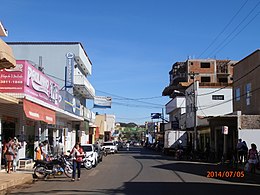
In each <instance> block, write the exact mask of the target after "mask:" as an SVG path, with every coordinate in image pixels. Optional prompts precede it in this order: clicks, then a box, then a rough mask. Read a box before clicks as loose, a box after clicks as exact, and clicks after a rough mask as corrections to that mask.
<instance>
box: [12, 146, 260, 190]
mask: <svg viewBox="0 0 260 195" xmlns="http://www.w3.org/2000/svg"><path fill="white" fill-rule="evenodd" d="M249 192H250V193H251V194H252V193H253V194H259V193H260V175H249V174H245V173H242V172H235V170H231V169H228V168H225V167H221V166H219V165H215V164H207V163H199V162H188V161H176V160H173V159H172V158H171V157H167V156H162V155H160V154H159V153H155V152H153V151H150V150H147V149H143V148H130V151H126V150H121V151H119V153H117V154H114V155H112V154H111V155H108V156H107V157H104V159H103V162H101V163H100V164H99V165H98V166H97V167H96V168H93V169H91V170H85V169H84V168H82V176H81V180H80V181H75V182H72V181H71V180H70V179H69V178H66V177H63V176H61V177H56V178H49V179H48V180H45V181H40V180H38V181H36V182H34V183H33V184H27V185H23V186H20V187H18V188H15V189H12V190H11V191H9V193H8V194H17V195H18V194H19V195H25V194H36V195H39V194H46V195H48V194H93V195H95V194H97V195H99V194H101V195H104V194H111V195H112V194H118V195H121V194H122V195H130V194H131V195H132V194H133V195H136V194H137V195H139V194H140V195H146V194H149V195H153V194H156V195H160V194H163V195H165V194H201V195H203V194H207V195H209V194H211V195H214V194H221V193H225V194H231V193H232V194H245V193H249Z"/></svg>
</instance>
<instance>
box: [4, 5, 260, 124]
mask: <svg viewBox="0 0 260 195" xmlns="http://www.w3.org/2000/svg"><path fill="white" fill-rule="evenodd" d="M259 4H260V3H259V0H248V1H246V0H229V1H226V0H218V1H216V0H196V1H190V0H182V1H179V0H96V1H93V0H77V1H69V0H55V1H53V0H44V1H33V0H2V1H1V6H0V20H1V21H2V23H3V24H4V26H5V27H6V28H7V29H8V31H9V36H8V37H7V38H3V39H4V41H79V42H81V43H82V44H83V46H84V48H85V50H86V52H87V53H88V55H89V57H90V59H91V61H92V63H93V74H92V76H91V77H89V80H90V82H91V83H92V85H93V86H94V88H95V89H96V95H100V96H111V97H112V98H113V103H112V108H111V109H105V110H101V109H93V111H95V112H99V113H101V114H103V113H108V114H115V115H116V118H117V121H121V122H136V123H138V124H143V123H144V121H149V120H150V114H151V113H154V112H161V110H162V108H163V105H165V104H166V103H167V102H168V101H169V100H170V99H169V98H168V97H160V96H161V94H162V91H163V89H164V87H166V86H167V85H168V84H169V74H168V73H169V71H170V69H171V66H172V64H173V63H174V62H176V61H185V60H187V58H188V56H190V57H192V58H214V57H216V58H218V59H232V60H241V59H243V58H244V57H246V56H247V55H249V54H250V53H252V52H253V51H255V50H256V49H258V48H259V43H260V36H259V35H260V28H259V24H260V22H259V21H260V14H259V12H260V5H259ZM239 10H240V11H239ZM258 14H259V15H258ZM232 18H233V19H232ZM214 40H215V41H214ZM209 46H210V47H209ZM207 48H208V49H207ZM206 49H207V50H206Z"/></svg>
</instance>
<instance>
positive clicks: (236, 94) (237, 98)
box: [235, 88, 240, 101]
mask: <svg viewBox="0 0 260 195" xmlns="http://www.w3.org/2000/svg"><path fill="white" fill-rule="evenodd" d="M235 92H236V93H235V99H236V101H240V88H236V90H235Z"/></svg>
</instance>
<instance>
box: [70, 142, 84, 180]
mask: <svg viewBox="0 0 260 195" xmlns="http://www.w3.org/2000/svg"><path fill="white" fill-rule="evenodd" d="M70 156H71V157H72V159H73V172H72V178H71V181H75V177H76V171H77V172H78V181H79V180H80V168H81V163H82V160H83V156H84V151H83V149H82V147H81V146H80V144H79V143H76V144H75V146H74V147H73V149H72V151H71V152H70Z"/></svg>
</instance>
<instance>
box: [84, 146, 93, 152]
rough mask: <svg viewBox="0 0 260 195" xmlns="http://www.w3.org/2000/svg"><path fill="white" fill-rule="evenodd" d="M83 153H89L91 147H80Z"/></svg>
mask: <svg viewBox="0 0 260 195" xmlns="http://www.w3.org/2000/svg"><path fill="white" fill-rule="evenodd" d="M82 148H83V150H84V152H91V151H92V147H91V146H82Z"/></svg>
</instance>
